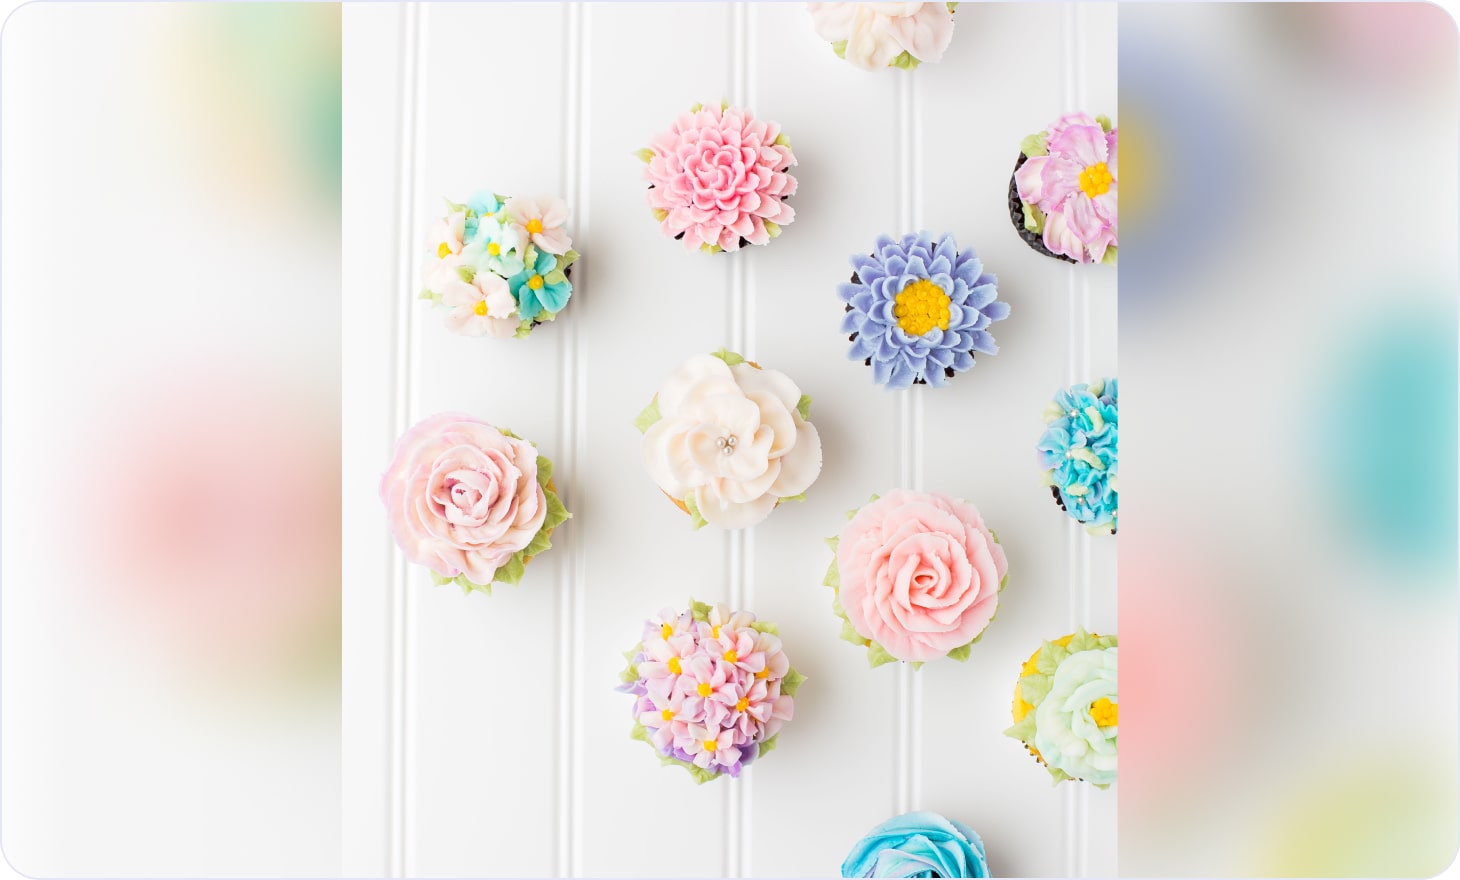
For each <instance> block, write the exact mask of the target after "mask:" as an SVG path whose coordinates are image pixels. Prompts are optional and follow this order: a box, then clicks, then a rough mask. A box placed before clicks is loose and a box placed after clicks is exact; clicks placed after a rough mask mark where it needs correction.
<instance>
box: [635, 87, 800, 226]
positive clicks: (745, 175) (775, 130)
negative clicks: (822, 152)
mask: <svg viewBox="0 0 1460 880" xmlns="http://www.w3.org/2000/svg"><path fill="white" fill-rule="evenodd" d="M638 156H639V158H640V159H642V160H643V161H644V179H645V180H647V181H648V182H649V193H648V201H649V208H650V210H652V211H653V212H654V219H656V220H658V221H659V228H660V230H661V231H663V233H664V234H665V235H667V236H669V237H670V238H675V239H679V240H680V241H682V242H684V247H685V249H686V250H694V249H695V248H699V249H700V250H702V251H706V252H709V253H718V252H720V251H735V250H739V249H740V248H742V247H745V246H746V245H749V244H767V243H768V242H770V240H771V239H773V238H775V237H777V236H778V235H780V234H781V230H782V228H784V227H786V226H788V225H790V223H791V221H792V220H794V219H796V212H795V210H793V209H792V208H791V206H790V205H788V204H786V199H788V198H790V197H791V196H793V195H795V193H796V178H794V177H792V176H791V174H790V172H789V171H788V169H789V168H790V167H791V166H792V165H795V164H796V156H795V155H794V154H793V153H792V152H791V141H790V139H789V138H787V137H786V136H785V135H784V134H782V133H781V127H780V126H779V125H777V124H776V123H774V122H766V121H764V120H760V119H756V118H755V117H754V115H752V114H751V112H750V111H749V110H748V109H745V108H743V107H731V106H730V105H729V104H727V103H724V102H721V103H720V104H719V105H718V106H709V107H706V106H704V105H703V104H696V105H695V106H693V107H691V108H690V111H689V112H688V113H685V114H683V115H681V116H680V117H679V118H678V119H676V120H674V122H673V123H672V124H671V125H670V126H669V128H668V129H667V130H665V131H662V132H660V133H659V134H656V135H655V136H654V137H653V139H652V140H651V141H650V142H649V146H647V147H645V148H644V149H642V150H640V151H639V153H638Z"/></svg>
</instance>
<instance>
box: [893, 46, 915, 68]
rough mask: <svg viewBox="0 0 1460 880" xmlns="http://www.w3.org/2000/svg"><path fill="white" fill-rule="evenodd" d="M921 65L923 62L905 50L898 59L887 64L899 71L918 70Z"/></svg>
mask: <svg viewBox="0 0 1460 880" xmlns="http://www.w3.org/2000/svg"><path fill="white" fill-rule="evenodd" d="M919 64H922V62H921V61H919V60H918V59H916V58H914V57H913V56H912V53H911V52H908V51H905V50H904V51H903V52H902V53H901V54H899V55H898V56H897V57H896V58H894V59H892V60H891V61H889V62H887V66H888V67H896V68H898V69H899V70H917V69H918V65H919Z"/></svg>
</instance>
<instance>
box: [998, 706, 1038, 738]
mask: <svg viewBox="0 0 1460 880" xmlns="http://www.w3.org/2000/svg"><path fill="white" fill-rule="evenodd" d="M1004 735H1005V736H1012V737H1013V738H1014V739H1017V740H1019V741H1020V742H1024V743H1027V742H1032V741H1033V740H1034V713H1033V712H1030V713H1029V714H1028V715H1025V716H1024V718H1023V720H1021V721H1020V722H1019V723H1018V724H1015V725H1014V726H1012V727H1009V728H1006V729H1005V730H1004Z"/></svg>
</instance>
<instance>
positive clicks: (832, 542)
mask: <svg viewBox="0 0 1460 880" xmlns="http://www.w3.org/2000/svg"><path fill="white" fill-rule="evenodd" d="M841 543H842V536H841V535H832V536H831V537H830V538H827V539H826V546H828V547H830V548H831V552H833V553H835V552H836V548H837V547H840V546H841Z"/></svg>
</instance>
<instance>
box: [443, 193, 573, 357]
mask: <svg viewBox="0 0 1460 880" xmlns="http://www.w3.org/2000/svg"><path fill="white" fill-rule="evenodd" d="M446 207H447V209H448V211H449V213H448V214H447V215H446V216H445V217H442V218H441V219H440V220H438V221H436V224H435V225H434V226H432V228H431V233H430V242H431V256H430V258H429V259H428V261H427V264H426V269H425V279H424V280H425V285H426V286H425V289H424V290H422V291H421V299H424V300H429V301H431V302H433V303H435V304H436V305H438V306H441V307H443V308H447V309H450V312H449V313H448V314H447V315H446V327H447V329H449V330H451V331H452V332H453V333H460V334H461V335H463V336H496V337H498V338H507V337H509V336H510V337H517V338H523V337H526V336H527V335H528V334H529V333H531V332H532V329H533V328H534V327H536V326H538V325H539V324H542V323H544V322H546V321H551V320H552V319H554V318H556V317H557V316H558V313H559V312H561V311H562V310H563V308H564V307H566V306H567V305H568V299H569V298H570V297H572V295H573V282H572V281H570V280H568V273H569V272H570V271H571V270H570V268H569V267H571V266H572V265H573V263H574V261H576V260H577V259H578V254H577V252H576V251H574V250H573V247H572V245H573V242H572V240H571V239H569V238H568V232H567V230H566V229H565V228H564V224H565V223H566V222H567V221H568V206H567V205H566V204H564V202H563V200H562V199H555V198H544V199H524V198H506V197H503V196H498V195H494V194H492V193H489V192H479V193H477V194H476V195H474V196H472V197H471V198H470V199H467V202H466V204H464V205H458V204H457V203H455V202H452V201H448V202H447V203H446Z"/></svg>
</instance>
